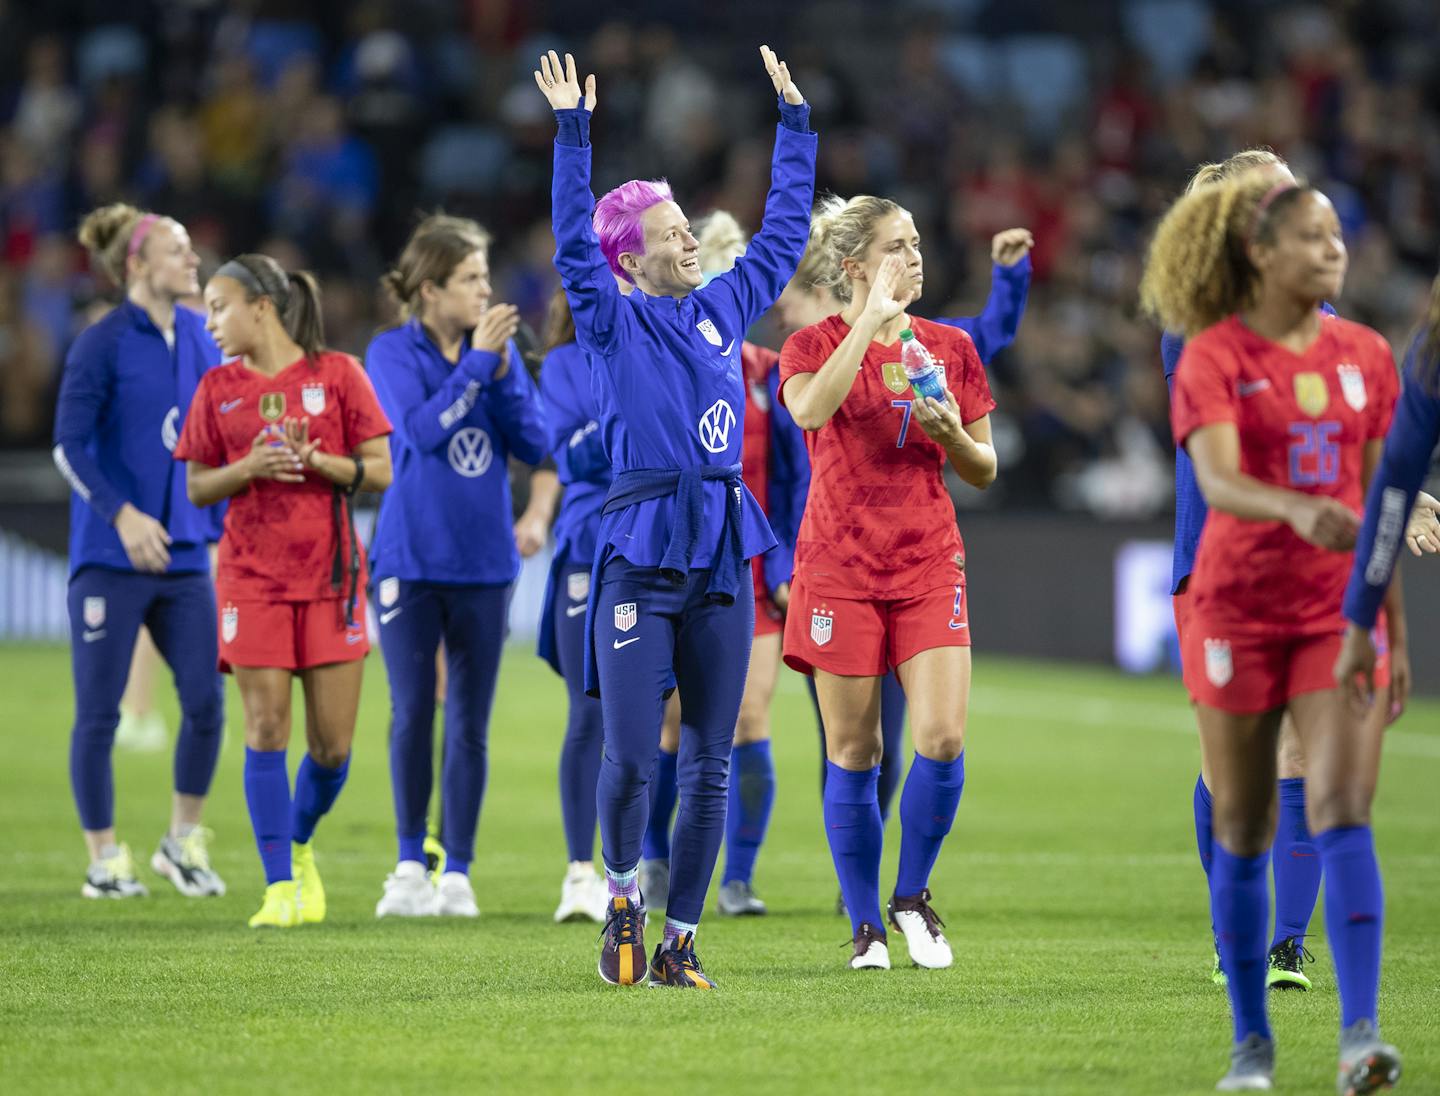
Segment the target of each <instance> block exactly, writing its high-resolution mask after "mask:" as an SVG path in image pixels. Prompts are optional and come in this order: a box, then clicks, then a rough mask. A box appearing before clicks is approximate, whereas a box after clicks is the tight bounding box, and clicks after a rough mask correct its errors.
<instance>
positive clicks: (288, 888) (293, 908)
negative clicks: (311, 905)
mask: <svg viewBox="0 0 1440 1096" xmlns="http://www.w3.org/2000/svg"><path fill="white" fill-rule="evenodd" d="M300 924H301V920H300V906H299V904H298V903H297V902H296V900H295V880H293V879H282V880H280V882H278V883H271V884H270V885H269V886H268V887H266V888H265V902H264V904H263V905H262V906H261V907H260V910H259V912H258V913H256V914H255V916H254V917H252V918H250V927H251V928H252V929H266V928H269V929H293V928H295V927H297V926H298V925H300Z"/></svg>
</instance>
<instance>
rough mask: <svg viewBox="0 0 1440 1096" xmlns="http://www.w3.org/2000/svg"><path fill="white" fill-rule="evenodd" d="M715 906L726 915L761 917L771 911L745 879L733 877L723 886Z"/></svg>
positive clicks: (716, 897) (716, 898)
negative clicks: (756, 895)
mask: <svg viewBox="0 0 1440 1096" xmlns="http://www.w3.org/2000/svg"><path fill="white" fill-rule="evenodd" d="M715 907H716V908H717V909H718V910H719V911H720V912H721V913H722V914H724V915H725V916H726V917H761V916H764V914H766V913H768V912H769V911H768V910H767V909H766V908H765V903H764V902H762V901H760V899H758V898H756V897H755V892H754V890H752V889H751V887H750V884H749V883H747V882H745V880H743V879H732V880H730V882H728V883H726V884H725V885H724V886H723V887H721V888H720V893H719V894H718V895H716V896H715Z"/></svg>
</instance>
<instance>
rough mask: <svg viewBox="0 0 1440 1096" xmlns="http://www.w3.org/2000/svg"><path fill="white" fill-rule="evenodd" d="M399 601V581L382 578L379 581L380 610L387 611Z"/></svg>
mask: <svg viewBox="0 0 1440 1096" xmlns="http://www.w3.org/2000/svg"><path fill="white" fill-rule="evenodd" d="M399 600H400V580H399V579H398V578H382V579H381V580H380V608H382V609H388V608H390V606H392V605H394V604H395V602H397V601H399Z"/></svg>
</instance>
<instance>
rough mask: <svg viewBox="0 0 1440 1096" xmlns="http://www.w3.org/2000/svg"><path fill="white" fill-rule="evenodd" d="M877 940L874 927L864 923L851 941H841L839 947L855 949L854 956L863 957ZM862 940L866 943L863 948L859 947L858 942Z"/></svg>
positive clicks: (877, 936) (878, 936)
mask: <svg viewBox="0 0 1440 1096" xmlns="http://www.w3.org/2000/svg"><path fill="white" fill-rule="evenodd" d="M879 939H880V934H879V933H878V932H876V931H875V929H874V927H873V926H872V925H871V924H870V922H868V921H866V922H864V923H863V924H862V925H861V926H860V931H859V932H857V933H856V934H855V936H854V937H853V938H852V939H850V940H842V941H841V942H840V947H842V948H848V947H854V948H855V949H856V950H855V954H856V955H864V954H865V953H866V952H867V951H869V950H870V944H873V943H875V942H876V941H877V940H879ZM862 940H864V941H867V943H866V944H865V946H864V947H863V948H861V947H859V942H860V941H862Z"/></svg>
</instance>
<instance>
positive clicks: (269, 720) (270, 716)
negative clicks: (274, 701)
mask: <svg viewBox="0 0 1440 1096" xmlns="http://www.w3.org/2000/svg"><path fill="white" fill-rule="evenodd" d="M289 744H290V718H289V713H288V712H283V711H281V710H280V709H278V708H275V709H270V710H261V711H252V712H248V713H246V716H245V745H247V746H249V747H250V748H251V749H252V750H283V749H284V748H285V747H286V746H288V745H289Z"/></svg>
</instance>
